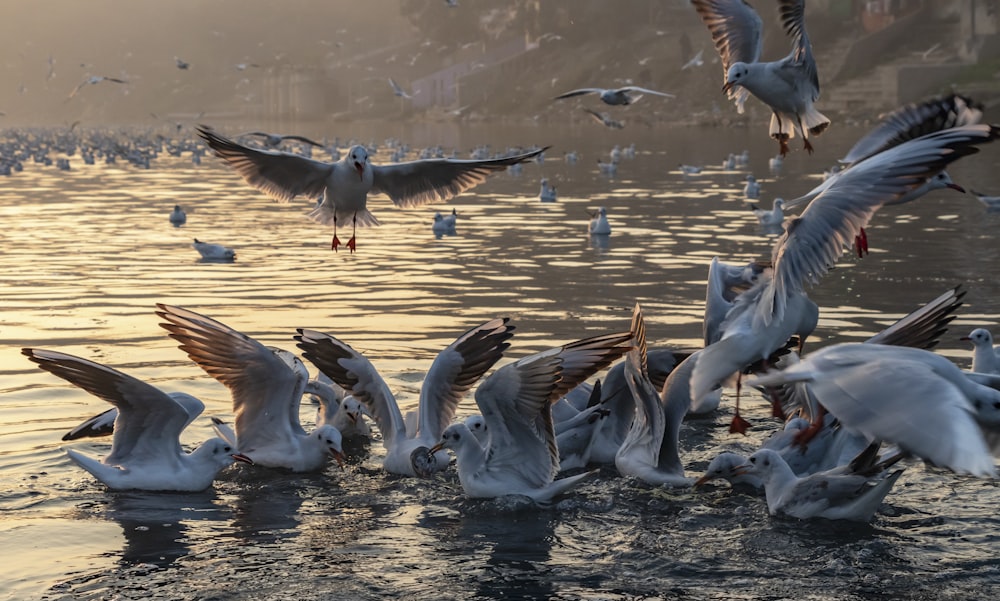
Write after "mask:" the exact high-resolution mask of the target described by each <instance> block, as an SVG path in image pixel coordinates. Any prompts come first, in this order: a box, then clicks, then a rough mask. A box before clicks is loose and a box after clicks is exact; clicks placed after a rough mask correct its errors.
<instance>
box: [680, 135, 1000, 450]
mask: <svg viewBox="0 0 1000 601" xmlns="http://www.w3.org/2000/svg"><path fill="white" fill-rule="evenodd" d="M998 136H1000V128H996V127H993V126H988V125H969V126H963V127H955V128H951V129H947V130H944V131H941V132H935V133H932V134H928V135H926V136H922V137H920V138H917V139H914V140H910V141H908V142H905V143H903V144H900V145H898V146H895V147H893V148H892V149H890V150H887V151H884V152H881V153H879V154H878V155H876V157H878V158H877V159H876V158H873V159H870V160H867V161H863V162H861V163H859V164H857V165H856V166H854V167H852V168H851V169H847V170H845V171H844V172H842V174H841V175H840V176H838V177H837V178H835V180H834V181H835V184H834V185H832V186H831V187H829V188H828V189H827V190H826V191H824V192H823V193H821V194H820V195H819V196H817V197H816V199H815V200H814V201H813V202H812V203H811V204H810V205H809V206H808V207H806V210H805V211H803V212H802V214H801V215H800V216H799V217H797V218H795V219H791V220H789V221H788V222H787V223H786V224H785V231H784V233H783V234H782V235H781V236H780V237H779V238H778V239H777V241H776V242H775V244H774V247H773V248H772V251H771V257H772V259H771V262H772V264H773V266H774V267H773V273H772V274H770V275H768V274H767V273H766V272H765V274H764V275H765V276H766V277H762V278H761V279H759V280H758V282H757V284H755V285H754V287H753V288H751V289H750V290H749V291H747V292H746V293H744V294H743V295H741V297H740V302H738V303H736V304H735V305H734V307H733V309H732V310H731V311H730V314H729V315H727V317H726V321H727V322H728V324H727V325H725V326H724V327H723V330H724V331H725V332H724V334H723V336H722V338H721V339H720V340H719V341H718V342H715V343H714V344H711V345H709V346H708V347H706V348H705V350H704V352H703V354H702V358H701V360H699V361H698V364H697V365H696V367H695V369H694V372H693V374H692V384H691V386H692V394H693V396H692V398H693V399H695V400H696V401H697V400H698V399H699V398H701V397H702V396H703V395H706V394H708V393H709V392H710V391H712V390H714V389H715V388H716V387H717V386H718V385H719V384H720V383H722V382H723V381H724V380H726V379H727V377H729V376H730V375H732V374H736V373H738V372H739V371H740V370H742V369H743V368H744V367H746V366H747V365H749V364H751V363H753V362H755V361H759V360H765V361H766V360H767V359H768V357H769V356H770V355H771V354H772V353H773V352H774V351H775V350H777V349H778V348H780V347H781V346H783V345H784V344H785V343H786V342H787V340H788V339H789V337H790V336H792V335H793V334H796V333H797V334H799V336H800V340H801V341H802V342H804V338H803V336H804V335H805V336H807V335H808V334H809V333H811V332H812V329H813V328H815V326H816V323H817V321H818V308H817V307H816V304H815V303H813V302H812V301H811V300H809V299H808V297H807V296H806V294H805V285H806V284H807V283H808V284H813V285H815V284H817V283H818V282H819V279H820V278H821V277H822V276H823V275H824V274H825V273H826V272H827V271H828V270H829V269H830V268H831V267H832V266H833V264H834V263H835V262H836V261H837V259H839V258H840V256H841V255H842V254H843V253H844V250H845V246H846V245H848V244H850V241H851V240H853V239H854V237H855V236H857V235H858V233H859V232H860V230H861V228H862V227H863V226H864V225H866V224H867V222H868V221H869V220H870V219H871V216H872V215H873V214H874V213H875V211H877V210H878V209H879V208H880V207H881V206H882V205H883V204H885V203H886V202H888V201H891V200H893V199H895V198H898V197H900V196H902V195H903V194H906V193H907V192H908V191H910V190H911V189H913V188H915V187H917V186H919V185H920V184H921V183H922V182H923V181H924V180H926V178H927V177H929V176H931V175H933V174H935V173H938V172H940V171H941V170H942V169H943V168H944V167H945V166H947V165H948V164H950V163H951V162H953V161H955V160H957V159H959V158H961V157H963V156H966V155H969V154H973V153H975V152H978V148H977V146H976V145H978V144H984V143H987V142H990V141H992V140H994V139H996V138H997V137H998ZM800 346H801V344H800ZM740 419H741V418H740ZM732 427H733V430H734V431H742V430H743V429H745V425H744V424H743V422H739V423H738V420H737V419H736V416H734V423H733V426H732Z"/></svg>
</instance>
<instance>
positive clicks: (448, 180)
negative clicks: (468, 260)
mask: <svg viewBox="0 0 1000 601" xmlns="http://www.w3.org/2000/svg"><path fill="white" fill-rule="evenodd" d="M198 135H199V136H201V138H202V139H203V140H205V142H206V143H207V144H208V146H209V147H210V148H211V149H212V150H214V151H215V154H216V155H217V156H218V157H219V158H221V159H223V160H225V161H226V162H227V163H229V166H230V167H232V168H233V169H235V170H236V171H237V173H239V174H240V175H241V176H243V179H244V180H246V182H247V183H248V184H250V185H251V186H253V187H254V188H256V189H258V190H260V191H261V192H264V193H265V194H267V195H268V196H270V197H271V198H273V199H274V200H277V201H279V202H288V201H290V200H292V199H293V198H295V197H296V196H299V195H302V196H305V197H306V198H311V199H314V200H315V199H319V198H322V199H323V202H322V203H321V204H320V205H319V206H317V207H316V208H315V209H313V210H312V211H311V212H310V213H309V217H310V218H312V219H313V220H314V221H317V222H319V223H322V224H324V225H333V241H332V242H331V245H330V248H331V249H333V250H337V249H338V247H339V246H340V245H341V242H340V239H339V238H338V237H337V226H338V225H339V224H340V223H343V222H344V221H347V220H350V221H351V224H352V227H353V228H354V230H356V229H357V226H359V225H360V226H362V227H365V226H370V225H372V226H374V225H379V222H378V220H377V219H376V218H375V216H374V215H372V214H371V212H369V211H368V208H367V205H368V193H369V192H381V193H383V194H386V195H387V196H388V197H389V198H390V199H392V202H393V203H394V204H396V205H398V206H404V207H409V206H414V205H418V204H423V203H426V202H434V201H445V200H448V199H450V198H453V197H455V196H457V195H459V194H461V193H462V192H465V191H466V190H468V189H470V188H473V187H475V186H477V185H479V184H481V183H483V182H484V181H485V180H486V177H487V176H488V175H490V174H491V173H492V172H494V171H501V170H503V169H506V168H507V167H509V166H511V165H516V164H518V163H521V162H524V161H527V160H528V159H532V158H534V157H536V156H538V155H539V154H541V153H542V152H545V150H547V149H548V148H549V147H548V146H546V147H545V148H540V149H538V150H533V151H531V152H526V153H523V154H518V155H514V156H510V157H506V158H501V159H487V160H472V161H463V160H454V159H427V160H422V161H410V162H406V163H396V164H392V165H372V164H371V162H370V161H369V158H368V151H367V150H366V149H365V147H364V146H352V147H351V148H350V149H348V151H347V154H346V155H345V156H344V158H342V159H341V160H339V161H337V162H335V163H325V162H322V161H314V160H312V159H307V158H305V157H302V156H299V155H296V154H291V153H286V152H276V151H266V150H256V149H254V148H248V147H246V146H243V145H241V144H238V143H236V142H234V141H233V140H230V139H229V138H226V137H224V136H221V135H219V134H217V133H215V132H214V131H213V130H212V129H210V128H208V127H205V126H199V127H198ZM355 233H356V232H354V231H352V234H351V238H350V240H348V241H347V244H346V245H345V246H347V248H349V249H350V250H351V252H354V250H355Z"/></svg>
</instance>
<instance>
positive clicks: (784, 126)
mask: <svg viewBox="0 0 1000 601" xmlns="http://www.w3.org/2000/svg"><path fill="white" fill-rule="evenodd" d="M800 119H801V121H802V124H801V127H800V125H799V120H800ZM803 127H804V128H805V130H806V131H805V132H803V131H802V128H803ZM828 127H830V119H828V118H827V117H826V115H824V114H823V113H821V112H819V111H817V110H816V109H815V107H813V106H809V107H808V108H807V109H806V110H805V111H804V112H802V113H801V114H800V115H799V116H798V117H796V116H795V115H793V114H791V113H772V114H771V124H770V127H769V129H768V133H769V134H770V135H771V137H772V138H775V139H780V138H787V139H792V138H794V137H795V136H796V134H798V135H800V136H802V137H803V138H808V137H809V135H810V134H811V135H813V136H818V135H820V134H821V133H823V132H824V131H826V129H827V128H828Z"/></svg>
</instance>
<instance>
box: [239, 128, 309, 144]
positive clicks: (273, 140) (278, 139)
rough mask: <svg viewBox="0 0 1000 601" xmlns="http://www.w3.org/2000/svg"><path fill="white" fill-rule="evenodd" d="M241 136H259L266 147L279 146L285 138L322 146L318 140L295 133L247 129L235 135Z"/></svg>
mask: <svg viewBox="0 0 1000 601" xmlns="http://www.w3.org/2000/svg"><path fill="white" fill-rule="evenodd" d="M243 136H259V137H261V138H264V140H263V141H264V146H266V147H267V148H277V147H278V146H281V143H282V142H284V141H285V140H297V141H299V142H305V143H306V144H310V145H312V146H316V147H318V148H323V147H324V146H323V145H322V144H320V143H319V142H315V141H313V140H310V139H309V138H307V137H305V136H295V135H290V136H282V135H279V134H269V133H267V132H266V131H248V132H247V133H245V134H240V135H239V136H236V137H238V138H241V137H243Z"/></svg>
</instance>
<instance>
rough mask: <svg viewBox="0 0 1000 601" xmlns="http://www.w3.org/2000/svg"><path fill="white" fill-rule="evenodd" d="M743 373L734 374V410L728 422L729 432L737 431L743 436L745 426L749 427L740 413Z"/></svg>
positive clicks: (745, 429) (745, 430)
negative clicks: (731, 418)
mask: <svg viewBox="0 0 1000 601" xmlns="http://www.w3.org/2000/svg"><path fill="white" fill-rule="evenodd" d="M742 380H743V374H740V375H738V376H736V411H735V412H734V413H733V421H731V422H730V423H729V433H730V434H734V433H739V434H743V435H744V436H745V435H746V433H747V428H749V427H750V422H748V421H747V420H745V419H743V416H742V415H740V388H741V387H742Z"/></svg>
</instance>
